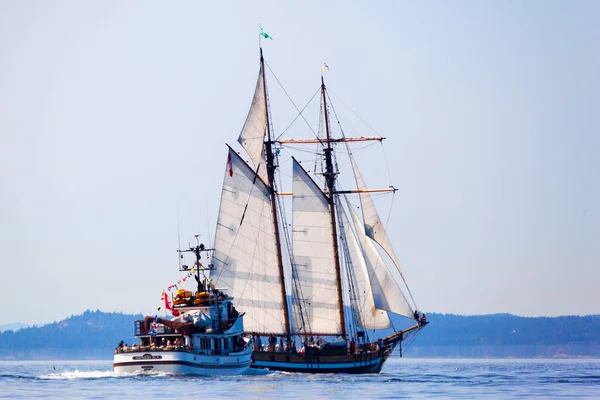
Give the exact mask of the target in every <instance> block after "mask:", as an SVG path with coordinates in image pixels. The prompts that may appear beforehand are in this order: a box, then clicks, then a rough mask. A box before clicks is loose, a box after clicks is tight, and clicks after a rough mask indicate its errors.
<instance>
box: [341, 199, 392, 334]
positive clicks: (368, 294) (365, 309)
mask: <svg viewBox="0 0 600 400" xmlns="http://www.w3.org/2000/svg"><path fill="white" fill-rule="evenodd" d="M337 210H338V212H339V213H341V214H342V224H343V225H344V226H343V232H344V236H345V237H346V243H347V245H348V251H349V253H350V254H349V255H350V260H351V262H352V268H353V271H354V278H355V281H356V292H357V293H356V294H357V297H358V308H359V309H358V310H357V311H358V312H359V314H360V316H361V320H362V326H363V328H366V329H385V328H389V327H390V325H391V324H390V319H389V317H388V315H387V312H385V311H383V310H381V309H377V308H376V307H375V302H374V300H373V291H372V288H371V282H370V280H369V271H368V270H367V263H366V261H365V258H364V256H363V253H362V251H361V248H360V246H359V244H358V240H357V238H356V235H355V234H354V232H353V231H352V227H351V226H350V222H349V221H348V217H347V216H346V213H345V212H344V209H343V208H342V207H341V206H340V207H338V208H337Z"/></svg>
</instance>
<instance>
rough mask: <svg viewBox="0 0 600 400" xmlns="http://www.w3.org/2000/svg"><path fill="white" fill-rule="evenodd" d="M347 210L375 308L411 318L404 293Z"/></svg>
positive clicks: (410, 309) (361, 226) (354, 215)
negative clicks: (365, 269)
mask: <svg viewBox="0 0 600 400" xmlns="http://www.w3.org/2000/svg"><path fill="white" fill-rule="evenodd" d="M348 208H349V209H350V213H351V215H352V221H353V222H354V227H355V228H356V233H357V235H358V241H359V243H360V245H361V247H362V251H363V255H364V257H365V261H366V268H367V272H368V274H369V281H370V283H371V289H372V293H373V301H374V304H375V307H377V308H378V309H380V310H385V311H390V312H393V313H396V314H400V315H404V316H406V317H410V318H412V317H413V310H412V307H411V306H410V304H409V302H408V300H407V299H406V296H404V293H402V290H401V289H400V286H399V285H398V282H397V281H396V280H395V279H394V276H393V275H392V273H391V271H390V270H389V269H388V267H387V265H386V264H385V261H384V260H383V258H382V257H381V255H380V254H379V252H378V251H377V248H376V247H375V244H374V243H373V242H372V241H371V239H370V238H368V237H367V235H366V232H365V230H364V228H363V224H362V222H361V221H360V219H359V218H358V215H356V213H355V212H354V210H353V209H352V207H351V206H350V205H349V206H348Z"/></svg>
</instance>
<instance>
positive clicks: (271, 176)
mask: <svg viewBox="0 0 600 400" xmlns="http://www.w3.org/2000/svg"><path fill="white" fill-rule="evenodd" d="M260 71H261V74H262V81H263V89H264V90H263V94H264V96H265V116H266V119H267V141H266V142H265V153H266V154H265V155H266V157H267V177H268V180H269V182H268V184H269V191H270V192H271V212H272V214H273V229H274V231H275V247H276V250H277V251H276V252H277V265H278V267H279V280H280V282H281V302H282V304H283V318H284V320H285V333H286V335H289V334H290V317H289V314H288V302H287V296H286V293H285V280H284V278H283V259H282V257H281V242H280V240H279V220H278V219H277V200H276V196H277V194H276V193H275V168H276V167H275V164H274V160H273V148H272V143H273V142H271V124H270V121H269V106H268V103H267V80H266V78H265V60H264V58H263V51H262V47H261V48H260ZM338 279H339V277H338ZM340 294H341V293H340Z"/></svg>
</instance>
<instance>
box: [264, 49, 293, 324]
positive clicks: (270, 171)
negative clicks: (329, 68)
mask: <svg viewBox="0 0 600 400" xmlns="http://www.w3.org/2000/svg"><path fill="white" fill-rule="evenodd" d="M260 71H261V74H262V78H263V94H264V98H265V116H266V118H267V141H266V142H265V153H266V156H267V176H268V179H269V185H268V186H269V191H270V192H271V212H272V215H273V229H274V232H275V245H276V252H277V266H278V267H279V282H280V283H281V303H282V305H283V319H284V320H285V333H286V335H289V334H290V316H289V314H288V302H287V296H286V293H285V280H284V278H283V260H282V258H281V242H280V241H279V222H278V219H277V201H276V193H275V185H274V181H275V165H274V163H273V148H272V147H271V146H272V142H271V126H270V124H269V106H268V105H267V80H266V78H265V60H264V58H263V51H262V47H261V48H260Z"/></svg>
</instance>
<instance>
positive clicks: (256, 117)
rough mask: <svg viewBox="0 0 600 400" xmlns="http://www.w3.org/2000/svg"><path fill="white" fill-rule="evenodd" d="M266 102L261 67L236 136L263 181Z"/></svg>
mask: <svg viewBox="0 0 600 400" xmlns="http://www.w3.org/2000/svg"><path fill="white" fill-rule="evenodd" d="M267 123H268V118H267V104H266V96H265V85H264V77H263V71H262V67H261V68H260V69H259V71H258V79H257V80H256V88H255V89H254V97H253V98H252V105H251V106H250V111H248V116H247V117H246V122H245V123H244V127H243V128H242V132H241V133H240V136H239V138H238V142H239V143H240V144H241V145H242V147H243V148H244V149H245V150H246V152H248V155H249V156H250V159H251V160H252V163H253V164H254V168H256V170H257V172H258V175H259V176H260V177H261V179H262V180H263V181H264V182H268V180H267V168H266V162H265V155H264V153H265V150H264V141H265V131H266V129H267Z"/></svg>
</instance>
